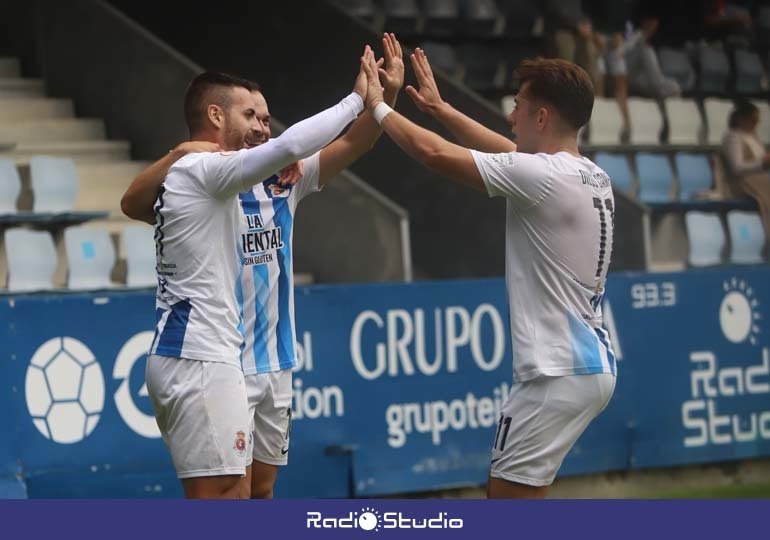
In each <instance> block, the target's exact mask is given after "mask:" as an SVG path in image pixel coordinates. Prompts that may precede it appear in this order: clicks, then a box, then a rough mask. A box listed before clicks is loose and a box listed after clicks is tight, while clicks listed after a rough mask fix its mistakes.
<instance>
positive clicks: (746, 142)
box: [722, 99, 770, 238]
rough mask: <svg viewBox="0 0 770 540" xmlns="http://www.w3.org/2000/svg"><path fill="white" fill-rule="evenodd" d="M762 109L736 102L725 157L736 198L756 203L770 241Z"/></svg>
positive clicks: (769, 164) (769, 158)
mask: <svg viewBox="0 0 770 540" xmlns="http://www.w3.org/2000/svg"><path fill="white" fill-rule="evenodd" d="M757 124H759V109H757V107H756V105H754V104H753V103H751V102H750V101H748V100H745V99H744V100H740V101H738V102H736V104H735V109H733V111H732V112H731V113H730V121H729V126H730V129H729V130H728V131H727V133H726V134H725V136H724V138H723V139H722V153H723V155H724V158H725V161H726V163H727V168H728V172H729V173H730V175H729V180H730V188H731V191H732V195H733V196H742V195H748V196H749V197H752V198H753V199H756V201H757V203H758V204H759V213H760V216H761V217H762V224H763V225H764V227H765V236H766V237H767V238H770V175H768V169H770V152H768V151H767V150H766V149H765V145H764V144H763V143H762V141H761V140H760V138H759V136H758V135H757Z"/></svg>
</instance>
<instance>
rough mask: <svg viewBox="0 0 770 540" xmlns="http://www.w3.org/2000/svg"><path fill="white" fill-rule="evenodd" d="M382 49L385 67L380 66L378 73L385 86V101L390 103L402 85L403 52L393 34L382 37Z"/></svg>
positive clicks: (393, 100)
mask: <svg viewBox="0 0 770 540" xmlns="http://www.w3.org/2000/svg"><path fill="white" fill-rule="evenodd" d="M382 49H383V51H384V53H385V58H384V59H385V69H382V67H380V68H379V70H378V73H379V75H380V81H382V85H383V87H384V88H385V92H384V94H385V101H388V102H389V103H390V104H391V105H392V104H393V102H395V100H396V95H397V94H398V92H399V90H401V87H402V86H403V85H404V53H403V52H402V50H401V44H400V43H399V42H398V40H397V39H396V35H395V34H385V35H384V36H383V37H382Z"/></svg>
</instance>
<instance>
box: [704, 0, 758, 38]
mask: <svg viewBox="0 0 770 540" xmlns="http://www.w3.org/2000/svg"><path fill="white" fill-rule="evenodd" d="M752 4H753V2H752V1H750V0H743V1H740V0H732V1H730V2H727V1H725V0H709V1H707V2H705V5H704V13H703V22H704V30H705V34H704V36H703V37H704V38H705V39H706V41H709V42H714V41H720V42H722V43H724V45H725V46H726V47H727V48H729V49H735V48H738V49H748V48H750V47H751V44H752V42H753V41H754V30H753V25H752V23H751V8H752Z"/></svg>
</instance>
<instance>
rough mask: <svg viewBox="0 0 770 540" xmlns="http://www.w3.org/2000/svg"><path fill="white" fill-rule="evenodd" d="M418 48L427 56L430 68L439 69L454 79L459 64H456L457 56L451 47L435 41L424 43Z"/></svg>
mask: <svg viewBox="0 0 770 540" xmlns="http://www.w3.org/2000/svg"><path fill="white" fill-rule="evenodd" d="M420 48H421V49H423V50H424V51H425V54H426V55H427V56H428V61H429V62H430V65H431V68H433V69H439V70H441V71H443V72H444V73H446V74H447V75H449V76H450V77H454V76H455V75H456V74H457V70H458V68H459V63H458V62H457V55H456V54H455V51H454V49H453V48H452V46H451V45H447V44H446V43H436V42H435V41H426V42H424V43H421V44H420Z"/></svg>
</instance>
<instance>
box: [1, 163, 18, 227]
mask: <svg viewBox="0 0 770 540" xmlns="http://www.w3.org/2000/svg"><path fill="white" fill-rule="evenodd" d="M20 192H21V179H20V178H19V171H18V170H17V169H16V164H15V163H14V162H13V160H12V159H6V158H2V159H0V214H15V213H16V199H17V198H18V197H19V193H20Z"/></svg>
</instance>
